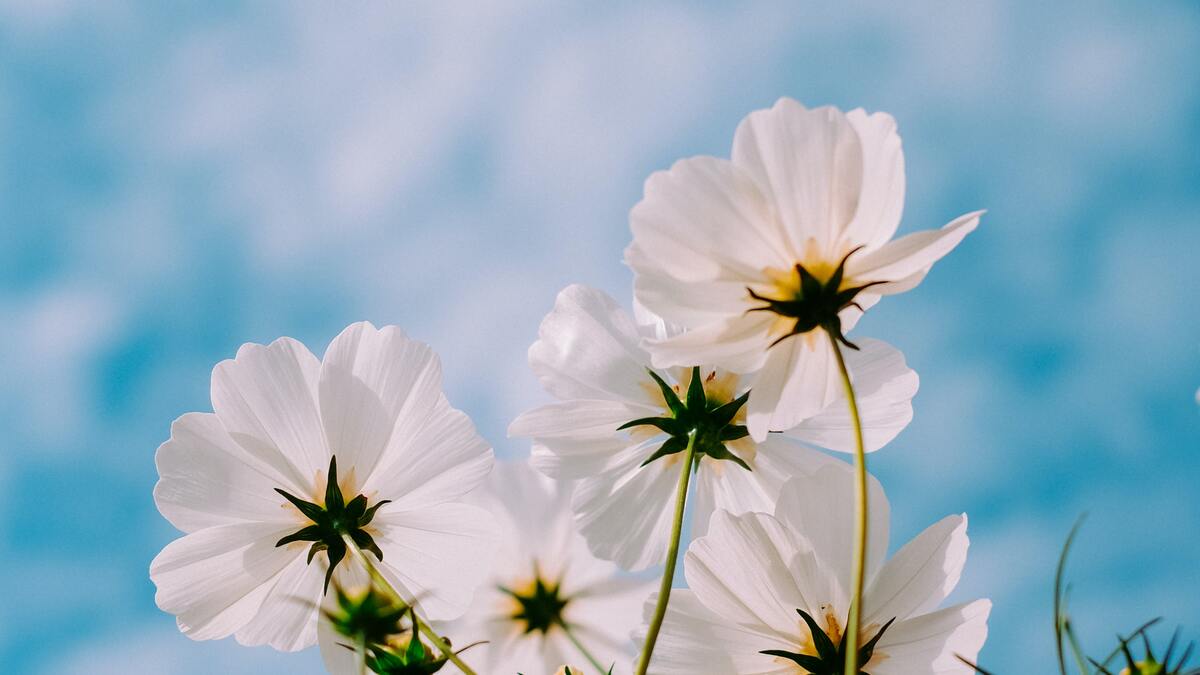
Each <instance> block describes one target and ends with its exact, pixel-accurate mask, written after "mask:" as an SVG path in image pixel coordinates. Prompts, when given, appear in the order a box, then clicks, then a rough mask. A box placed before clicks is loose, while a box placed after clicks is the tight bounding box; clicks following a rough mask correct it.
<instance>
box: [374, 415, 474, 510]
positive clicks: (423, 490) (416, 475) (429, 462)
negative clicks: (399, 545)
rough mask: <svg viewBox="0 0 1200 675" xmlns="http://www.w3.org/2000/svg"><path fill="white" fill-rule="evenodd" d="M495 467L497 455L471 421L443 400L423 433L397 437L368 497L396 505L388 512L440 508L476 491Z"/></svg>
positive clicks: (413, 431) (415, 431) (423, 425)
mask: <svg viewBox="0 0 1200 675" xmlns="http://www.w3.org/2000/svg"><path fill="white" fill-rule="evenodd" d="M415 424H417V422H416V421H414V425H415ZM492 461H493V460H492V449H491V448H490V447H489V446H488V443H487V441H485V440H483V438H481V437H480V436H479V434H478V433H476V432H475V425H474V424H472V423H471V419H470V418H469V417H467V416H466V415H465V414H463V413H462V412H460V411H458V410H455V409H454V408H452V407H450V403H449V402H448V401H447V400H446V399H445V397H439V399H438V402H437V404H436V405H435V406H434V409H433V410H432V411H431V412H430V413H429V416H428V418H427V419H425V420H424V421H423V423H421V426H420V427H417V428H413V429H409V430H407V432H406V433H404V434H401V435H397V436H395V437H393V439H392V442H391V443H389V445H388V449H387V455H386V457H384V458H382V459H381V460H380V462H379V465H378V468H377V469H376V470H375V471H374V472H372V474H371V475H370V476H369V477H368V478H367V480H366V482H365V483H364V484H363V494H366V495H367V496H368V497H370V498H371V499H372V502H374V501H376V500H378V499H391V500H392V501H393V502H394V503H393V504H389V505H388V506H387V507H386V508H387V509H388V510H398V511H400V510H406V509H414V508H421V507H425V506H431V505H434V504H440V503H441V502H445V501H448V500H451V499H457V498H458V497H460V496H462V495H464V494H466V493H467V492H470V491H471V490H473V489H475V487H476V486H477V485H479V483H480V482H481V481H482V480H483V479H484V477H485V476H487V473H488V471H491V468H492Z"/></svg>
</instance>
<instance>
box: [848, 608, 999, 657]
mask: <svg viewBox="0 0 1200 675" xmlns="http://www.w3.org/2000/svg"><path fill="white" fill-rule="evenodd" d="M991 610H992V603H991V601H990V600H976V601H975V602H972V603H969V604H965V605H956V606H954V607H948V608H946V609H943V610H940V611H937V612H934V613H932V614H925V615H923V616H919V617H916V618H913V619H909V620H907V621H897V622H896V624H895V625H893V626H892V627H891V628H890V629H888V632H886V633H884V635H883V637H882V638H880V640H879V643H878V644H877V645H876V646H875V653H876V654H877V655H879V656H878V657H877V658H872V659H871V662H870V664H868V665H869V667H870V672H871V673H873V674H874V675H912V673H933V674H934V675H971V673H973V672H974V669H973V668H971V667H969V666H967V665H966V664H964V663H963V662H961V661H959V660H958V659H957V658H956V655H958V656H962V657H963V658H965V659H967V660H968V661H971V662H972V663H974V662H975V661H976V659H977V658H978V656H979V650H980V649H981V648H983V643H984V642H985V641H987V632H988V629H987V619H988V614H989V613H991ZM884 657H886V658H884Z"/></svg>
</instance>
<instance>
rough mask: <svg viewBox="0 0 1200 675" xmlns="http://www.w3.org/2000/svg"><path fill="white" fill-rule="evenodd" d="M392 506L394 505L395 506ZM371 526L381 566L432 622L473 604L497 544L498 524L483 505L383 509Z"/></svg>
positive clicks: (455, 614) (456, 614)
mask: <svg viewBox="0 0 1200 675" xmlns="http://www.w3.org/2000/svg"><path fill="white" fill-rule="evenodd" d="M389 506H390V505H389ZM371 525H372V526H373V527H375V529H376V533H375V534H374V538H375V543H376V544H378V545H379V548H380V549H381V550H382V551H383V562H382V563H381V564H380V566H379V568H380V570H381V571H382V572H383V574H384V575H385V576H386V577H388V579H389V581H392V582H393V583H398V584H399V585H398V586H397V588H396V590H397V591H399V592H400V593H401V595H403V596H404V599H405V600H408V601H412V600H416V602H417V603H418V607H419V608H420V609H421V610H422V611H424V613H425V618H427V619H429V620H430V621H440V620H447V619H453V618H455V617H457V616H459V615H460V614H462V613H463V611H465V610H466V608H467V606H468V605H469V604H470V602H471V596H472V595H473V594H474V593H475V588H476V587H477V586H478V585H479V584H480V583H481V582H482V581H483V579H484V576H485V575H486V574H487V571H488V569H489V567H490V566H491V563H492V556H493V553H494V552H495V548H496V524H495V521H494V519H493V518H492V516H491V515H490V514H489V513H488V512H487V511H484V510H483V509H480V508H478V507H475V506H470V505H467V504H459V503H449V504H442V505H440V506H437V507H436V508H431V509H421V510H413V511H394V510H389V509H388V506H385V507H383V508H382V509H380V511H379V513H378V515H376V516H375V520H374V521H372V523H371Z"/></svg>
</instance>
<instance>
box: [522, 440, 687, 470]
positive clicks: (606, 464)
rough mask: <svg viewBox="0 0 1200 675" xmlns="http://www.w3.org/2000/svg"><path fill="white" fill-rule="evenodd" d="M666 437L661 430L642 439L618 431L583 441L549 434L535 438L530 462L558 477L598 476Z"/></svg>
mask: <svg viewBox="0 0 1200 675" xmlns="http://www.w3.org/2000/svg"><path fill="white" fill-rule="evenodd" d="M665 438H666V436H665V435H661V434H660V435H659V436H656V437H655V438H652V439H649V440H646V441H642V442H638V441H636V440H634V439H631V438H628V437H625V438H623V437H621V436H620V435H615V436H613V437H612V438H607V439H599V440H583V441H576V440H568V439H562V438H553V439H550V438H548V439H546V440H544V441H535V442H534V444H533V449H532V454H531V455H530V458H529V463H530V464H531V465H532V466H533V468H535V469H537V470H538V471H541V472H542V473H544V474H546V475H547V476H549V477H551V478H554V479H557V480H577V479H583V478H597V477H599V476H601V475H602V474H608V473H611V472H613V471H620V470H621V469H620V467H623V466H627V465H628V464H629V463H630V462H635V461H636V462H642V461H645V460H646V458H647V457H649V456H650V455H651V454H653V452H654V450H656V449H658V447H659V446H661V445H662V444H663V441H664V440H665Z"/></svg>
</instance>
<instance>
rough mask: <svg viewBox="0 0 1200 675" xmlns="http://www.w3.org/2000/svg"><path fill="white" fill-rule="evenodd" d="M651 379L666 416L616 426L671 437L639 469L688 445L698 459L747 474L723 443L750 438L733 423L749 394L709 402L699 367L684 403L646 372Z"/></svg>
mask: <svg viewBox="0 0 1200 675" xmlns="http://www.w3.org/2000/svg"><path fill="white" fill-rule="evenodd" d="M646 370H647V372H649V373H650V377H651V378H653V379H654V382H655V384H657V385H658V388H659V390H661V391H662V396H663V399H664V400H665V401H666V404H667V410H668V414H667V415H665V416H663V417H643V418H640V419H636V420H631V421H629V422H626V423H625V424H622V425H621V426H619V427H617V430H618V431H620V430H622V429H630V428H632V427H639V426H650V427H654V428H656V429H658V430H659V431H662V432H664V433H666V434H667V435H669V436H670V438H668V439H667V440H666V441H665V442H664V443H663V444H662V446H661V447H659V449H658V450H656V451H655V452H654V454H653V455H651V456H650V458H649V459H647V460H646V461H644V462H642V464H641V465H642V466H646V465H647V464H649V463H651V462H653V461H654V460H656V459H658V458H660V457H666V456H668V455H674V454H676V453H679V452H683V451H684V450H686V449H687V448H688V445H689V444H692V445H693V449H694V451H695V454H696V457H697V459H699V457H700V456H701V455H707V456H709V457H712V458H713V459H725V460H729V461H732V462H734V463H735V464H737V465H738V466H740V467H742V468H743V469H745V470H747V471H750V470H751V469H750V465H749V464H746V462H745V460H743V459H742V458H741V457H738V456H737V455H735V454H733V453H732V452H730V451H729V449H728V448H726V447H725V444H726V443H728V442H730V441H736V440H738V439H741V438H745V437H746V436H748V435H750V432H749V431H748V430H747V429H746V426H745V425H743V424H734V418H735V417H737V414H738V411H739V410H741V408H742V406H744V405H746V401H748V400H749V399H750V392H749V391H746V392H745V393H744V394H742V395H741V396H739V397H737V398H735V399H733V400H732V401H728V402H724V403H722V402H720V401H710V400H709V399H708V397H707V395H706V394H705V392H704V378H702V377H701V376H700V367H699V366H696V367H693V368H692V381H691V383H690V384H689V385H688V389H687V394H686V395H685V397H684V399H683V400H680V398H679V395H678V394H676V393H675V389H674V388H672V387H671V385H669V384H667V383H666V382H665V381H664V380H663V379H662V378H661V377H659V376H658V374H657V373H655V372H654V371H653V370H650V369H648V368H647V369H646Z"/></svg>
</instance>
